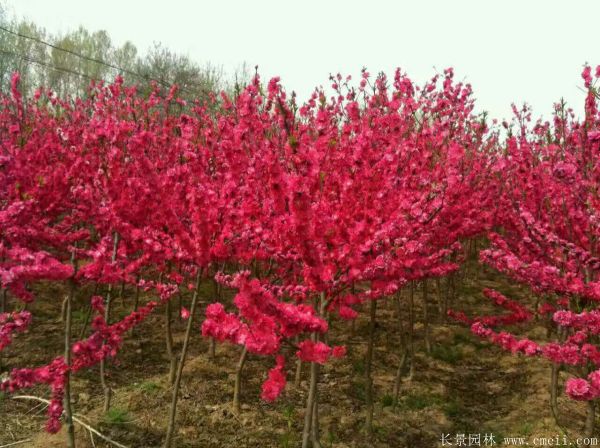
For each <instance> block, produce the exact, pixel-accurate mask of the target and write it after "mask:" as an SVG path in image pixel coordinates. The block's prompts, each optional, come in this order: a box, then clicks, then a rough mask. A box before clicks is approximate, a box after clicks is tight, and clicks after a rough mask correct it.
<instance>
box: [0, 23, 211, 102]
mask: <svg viewBox="0 0 600 448" xmlns="http://www.w3.org/2000/svg"><path fill="white" fill-rule="evenodd" d="M0 30H1V31H4V32H6V33H9V34H12V35H13V36H17V37H20V38H23V39H29V40H32V41H34V42H37V43H39V44H42V45H45V46H47V47H50V48H53V49H55V50H58V51H62V52H65V53H68V54H71V55H73V56H76V57H78V58H81V59H85V60H87V61H90V62H94V63H96V64H100V65H104V66H105V67H109V68H112V69H113V70H117V71H119V72H121V73H125V74H128V75H131V76H136V77H138V78H141V79H144V80H145V81H148V82H151V81H154V82H156V83H158V84H160V85H162V86H163V87H167V88H169V89H170V88H171V87H173V85H172V84H169V83H168V82H166V81H164V80H162V79H156V78H152V77H150V76H146V75H143V74H141V73H138V72H134V71H132V70H129V69H126V68H123V67H120V66H118V65H115V64H111V63H109V62H106V61H103V60H101V59H97V58H94V57H91V56H87V55H84V54H81V53H78V52H76V51H73V50H70V49H68V48H63V47H59V46H58V45H55V44H53V43H50V42H46V41H45V40H42V39H40V38H38V37H34V36H28V35H26V34H22V33H19V32H17V31H13V30H11V29H9V28H6V27H4V26H2V25H0ZM2 52H4V53H8V52H6V51H4V50H2ZM13 56H16V57H19V58H22V59H25V60H27V59H31V58H28V57H27V56H24V55H19V54H16V53H13ZM29 62H32V63H35V64H38V65H42V66H45V67H48V68H51V69H54V70H59V71H64V72H67V73H72V74H74V75H78V76H83V77H86V78H89V79H92V80H95V78H92V77H90V76H88V75H84V74H83V73H78V72H75V71H72V70H70V69H65V68H60V67H55V66H52V65H49V64H46V63H44V62H40V61H36V60H30V61H29ZM190 84H191V85H192V86H194V87H196V88H198V89H200V91H201V92H203V93H210V90H208V89H206V87H203V86H200V85H198V84H193V83H190ZM180 89H181V90H182V91H184V92H187V93H190V94H193V92H190V91H189V90H187V89H185V88H182V87H180Z"/></svg>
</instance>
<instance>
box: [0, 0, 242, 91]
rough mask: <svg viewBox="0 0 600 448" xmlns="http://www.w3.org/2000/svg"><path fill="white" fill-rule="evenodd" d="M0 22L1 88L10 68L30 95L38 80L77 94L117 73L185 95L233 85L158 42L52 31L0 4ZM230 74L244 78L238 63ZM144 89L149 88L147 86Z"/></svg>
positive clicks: (215, 70)
mask: <svg viewBox="0 0 600 448" xmlns="http://www.w3.org/2000/svg"><path fill="white" fill-rule="evenodd" d="M0 27H1V28H2V29H0V48H1V50H0V86H1V87H2V89H3V90H4V91H6V90H7V89H8V88H9V87H10V79H11V76H12V73H13V72H14V71H18V72H19V73H20V74H21V91H22V93H23V94H24V95H25V96H31V95H33V93H34V91H35V89H36V88H37V87H38V86H40V85H43V86H46V87H48V88H49V89H51V90H52V91H54V92H56V93H57V94H58V96H60V97H65V96H82V95H85V94H86V92H87V87H88V86H89V84H90V80H112V79H114V77H115V76H117V75H119V76H121V77H123V79H124V82H125V83H126V84H139V85H140V86H144V85H145V86H149V82H150V81H151V80H154V81H155V82H158V83H159V84H161V85H163V86H170V85H173V84H177V85H178V86H179V88H180V95H181V96H183V97H186V98H189V99H192V98H194V99H202V98H206V97H207V96H208V94H209V93H210V92H216V91H219V90H221V89H233V88H234V87H235V80H233V81H232V80H229V79H226V77H225V75H224V73H223V72H222V70H221V69H220V68H218V67H214V66H211V65H210V64H207V65H205V66H202V65H200V64H198V63H196V62H195V61H193V60H191V59H190V58H189V57H188V56H186V55H182V54H178V53H176V52H173V51H171V50H170V49H168V48H166V47H165V46H163V45H161V44H159V43H157V44H155V45H154V46H153V47H152V48H150V49H149V50H148V51H144V52H141V51H140V50H139V49H138V48H137V47H136V46H135V45H134V44H133V43H132V42H130V41H127V42H125V43H124V44H122V45H121V46H118V45H115V44H114V43H113V41H112V40H111V38H110V36H109V34H108V33H107V32H106V31H94V32H91V31H89V30H87V29H85V28H83V27H79V28H78V29H77V30H74V31H71V32H68V33H65V34H59V35H56V34H52V33H50V32H48V31H47V30H46V29H44V28H43V27H40V26H38V25H36V24H35V23H33V22H29V21H26V20H17V19H11V18H9V17H8V14H7V13H6V12H5V11H3V10H2V7H1V5H0ZM235 77H237V78H239V82H240V83H244V82H245V80H246V79H248V73H247V70H246V68H245V67H244V66H242V67H241V68H240V70H238V72H237V73H236V74H235ZM143 89H144V88H143ZM145 90H146V91H147V92H146V93H149V91H150V88H149V87H147V88H145Z"/></svg>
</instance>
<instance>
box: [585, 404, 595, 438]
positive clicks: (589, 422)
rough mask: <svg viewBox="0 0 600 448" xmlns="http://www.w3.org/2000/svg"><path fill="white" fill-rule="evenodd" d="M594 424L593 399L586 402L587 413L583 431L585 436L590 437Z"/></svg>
mask: <svg viewBox="0 0 600 448" xmlns="http://www.w3.org/2000/svg"><path fill="white" fill-rule="evenodd" d="M595 426H596V403H594V401H593V400H590V401H588V402H587V413H586V417H585V427H584V428H583V432H584V435H585V437H592V436H593V435H594V429H595Z"/></svg>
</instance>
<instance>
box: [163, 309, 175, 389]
mask: <svg viewBox="0 0 600 448" xmlns="http://www.w3.org/2000/svg"><path fill="white" fill-rule="evenodd" d="M165 342H166V344H167V357H168V358H169V384H170V385H171V386H172V385H173V382H174V381H175V373H176V369H177V358H176V357H175V353H174V352H173V331H172V329H171V300H167V303H166V304H165Z"/></svg>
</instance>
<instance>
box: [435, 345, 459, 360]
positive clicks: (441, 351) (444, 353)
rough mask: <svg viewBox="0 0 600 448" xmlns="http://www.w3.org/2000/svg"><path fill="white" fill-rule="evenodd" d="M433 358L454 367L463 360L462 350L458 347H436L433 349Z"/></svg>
mask: <svg viewBox="0 0 600 448" xmlns="http://www.w3.org/2000/svg"><path fill="white" fill-rule="evenodd" d="M431 356H432V357H433V358H435V359H437V360H439V361H443V362H446V363H448V364H452V365H454V364H456V363H458V362H459V361H460V360H462V359H463V353H462V350H461V349H460V347H457V346H456V345H436V346H434V347H432V348H431Z"/></svg>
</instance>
